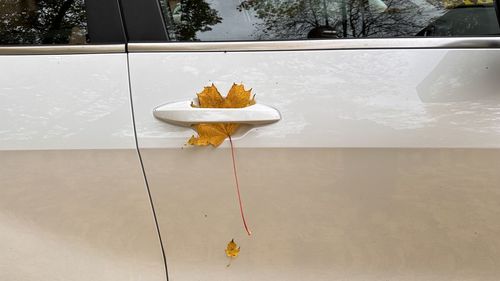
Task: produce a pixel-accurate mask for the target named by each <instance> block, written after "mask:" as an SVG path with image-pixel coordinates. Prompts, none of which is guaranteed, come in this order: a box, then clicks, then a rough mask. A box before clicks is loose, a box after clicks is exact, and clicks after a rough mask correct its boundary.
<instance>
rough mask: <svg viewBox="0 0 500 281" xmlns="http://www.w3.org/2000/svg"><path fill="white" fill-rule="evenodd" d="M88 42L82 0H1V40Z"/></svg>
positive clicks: (27, 42)
mask: <svg viewBox="0 0 500 281" xmlns="http://www.w3.org/2000/svg"><path fill="white" fill-rule="evenodd" d="M86 43H89V39H88V32H87V15H86V12H85V4H84V1H83V0H59V1H57V0H0V44H2V45H12V44H18V45H19V44H21V45H22V44H86Z"/></svg>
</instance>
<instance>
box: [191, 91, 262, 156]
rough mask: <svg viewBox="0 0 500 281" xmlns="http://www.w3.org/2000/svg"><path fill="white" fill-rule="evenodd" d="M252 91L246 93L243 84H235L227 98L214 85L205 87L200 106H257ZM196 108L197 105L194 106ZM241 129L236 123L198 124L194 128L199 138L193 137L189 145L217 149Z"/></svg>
mask: <svg viewBox="0 0 500 281" xmlns="http://www.w3.org/2000/svg"><path fill="white" fill-rule="evenodd" d="M251 91H252V89H250V90H248V91H246V90H245V87H244V86H243V84H240V85H238V84H233V86H232V87H231V89H230V90H229V93H228V94H227V96H226V97H225V98H223V97H222V96H221V94H220V93H219V90H217V87H215V85H214V84H212V85H211V86H209V87H205V88H204V89H203V91H202V92H201V93H199V94H197V96H198V106H199V107H202V108H242V107H247V106H250V105H253V104H255V100H254V99H253V98H252V97H251ZM193 106H195V105H193ZM239 127H240V125H239V124H235V123H206V124H203V123H202V124H197V125H194V126H193V128H194V129H195V130H196V132H197V133H198V136H197V137H195V136H192V137H191V138H190V139H189V140H188V143H189V144H191V145H197V146H204V145H212V146H213V147H217V146H219V145H221V143H223V142H224V140H225V139H226V138H227V137H229V136H231V135H232V134H234V132H236V130H237V129H238V128H239Z"/></svg>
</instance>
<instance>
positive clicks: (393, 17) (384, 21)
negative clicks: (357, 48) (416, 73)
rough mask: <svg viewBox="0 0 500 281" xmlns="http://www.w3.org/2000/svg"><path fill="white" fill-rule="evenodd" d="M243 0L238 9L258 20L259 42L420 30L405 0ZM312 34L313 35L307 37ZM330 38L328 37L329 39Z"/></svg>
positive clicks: (413, 10)
mask: <svg viewBox="0 0 500 281" xmlns="http://www.w3.org/2000/svg"><path fill="white" fill-rule="evenodd" d="M371 2H372V1H368V0H335V1H332V0H330V1H328V0H298V1H297V0H244V1H243V2H242V4H241V5H240V6H239V9H240V10H242V9H253V10H254V11H255V12H256V14H257V17H258V18H260V19H261V20H262V24H260V25H259V26H258V27H259V31H260V33H261V34H259V35H260V37H262V38H263V39H266V38H269V39H275V38H283V39H298V38H304V37H306V36H307V34H308V33H309V37H311V36H312V37H322V36H321V34H314V31H318V32H319V33H322V32H323V33H324V34H326V33H325V31H328V32H329V34H335V35H334V37H384V36H385V37H387V36H403V35H408V34H415V33H417V32H418V31H419V30H420V29H421V28H422V26H420V25H419V20H418V17H419V16H420V14H421V11H420V10H419V8H418V7H417V6H416V5H414V4H413V3H411V2H410V1H408V0H387V1H383V2H382V1H378V2H380V3H381V5H384V9H382V11H381V10H380V7H378V8H376V7H374V6H373V5H372V4H371ZM311 31H313V33H311ZM330 37H331V36H330Z"/></svg>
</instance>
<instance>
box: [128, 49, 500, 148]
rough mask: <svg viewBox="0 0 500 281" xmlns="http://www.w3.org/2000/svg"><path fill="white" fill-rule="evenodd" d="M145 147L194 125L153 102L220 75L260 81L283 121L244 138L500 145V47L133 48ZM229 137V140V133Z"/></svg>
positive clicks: (249, 142) (226, 84)
mask: <svg viewBox="0 0 500 281" xmlns="http://www.w3.org/2000/svg"><path fill="white" fill-rule="evenodd" d="M129 56H130V66H131V75H132V76H131V83H132V90H133V93H134V96H133V99H134V109H135V111H136V112H135V116H136V124H137V130H138V138H139V144H140V147H144V148H167V147H181V146H183V145H184V144H185V143H186V141H187V139H188V138H189V137H190V136H191V135H193V133H194V132H193V131H192V130H191V129H189V128H182V127H178V126H174V125H170V124H166V123H164V122H161V121H160V120H157V119H155V118H154V117H153V116H152V114H151V110H152V109H153V108H155V107H157V106H158V105H160V104H164V103H166V102H171V101H179V100H189V99H192V98H194V97H195V96H196V93H197V92H199V91H200V90H201V89H203V87H204V86H206V85H210V84H211V83H214V84H215V85H216V86H217V87H218V88H219V90H220V91H221V93H222V94H225V92H226V91H227V90H229V88H230V86H231V85H232V83H234V82H236V83H244V84H245V86H246V87H249V88H253V93H255V94H256V100H257V102H258V103H262V104H266V105H269V106H272V107H275V108H276V109H278V110H279V111H280V113H281V117H282V120H281V121H280V122H277V123H274V124H271V125H268V126H264V127H259V128H254V129H252V130H250V131H249V132H247V133H246V134H244V136H240V137H238V138H236V139H237V146H238V147H500V94H499V89H500V79H498V77H499V74H500V50H495V49H463V50H460V49H458V50H446V49H435V50H431V49H429V50H332V51H289V52H255V53H252V52H242V53H131V54H130V55H129ZM223 145H227V142H226V143H225V144H223Z"/></svg>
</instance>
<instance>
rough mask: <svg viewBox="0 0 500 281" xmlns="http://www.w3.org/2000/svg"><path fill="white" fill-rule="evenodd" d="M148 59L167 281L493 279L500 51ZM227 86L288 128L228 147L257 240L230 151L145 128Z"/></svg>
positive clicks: (145, 72)
mask: <svg viewBox="0 0 500 281" xmlns="http://www.w3.org/2000/svg"><path fill="white" fill-rule="evenodd" d="M156 51H157V52H156V53H131V54H129V63H130V75H131V77H130V78H131V88H132V102H133V106H134V116H135V124H136V130H137V137H138V143H139V150H140V152H141V155H142V159H143V164H144V169H145V172H146V176H147V179H148V182H149V187H150V190H151V193H152V196H153V200H154V204H155V208H156V214H157V219H158V222H159V228H160V232H161V234H162V236H163V237H164V238H165V240H166V243H165V249H166V260H167V264H168V269H169V270H168V271H169V277H170V279H171V280H175V281H184V280H186V281H191V280H214V281H215V280H217V281H219V280H242V281H243V280H245V281H248V280H297V281H299V280H497V279H498V277H499V276H500V267H499V266H498V265H499V264H500V255H499V254H498V253H500V241H499V240H498V239H497V237H498V234H499V233H500V224H499V223H496V218H498V216H499V215H500V207H499V204H498V202H500V188H499V186H500V174H499V173H498V171H499V170H500V160H499V159H500V154H499V153H500V152H499V150H498V148H499V147H500V127H499V124H500V122H499V121H500V120H499V117H500V106H499V104H500V103H499V99H500V96H499V95H498V89H500V87H499V86H500V80H499V79H498V77H499V75H498V74H499V73H500V69H499V66H500V51H499V50H496V49H407V50H401V49H400V50H390V49H381V50H323V51H282V52H280V51H274V52H273V51H269V52H267V51H263V52H184V53H183V52H175V53H169V52H163V53H162V52H161V51H159V50H156ZM234 82H236V83H240V82H242V83H244V84H245V86H246V87H247V88H253V93H255V94H256V100H257V103H262V104H265V105H268V106H272V107H274V108H276V109H278V110H279V111H280V113H281V117H282V119H281V120H280V121H279V122H277V123H274V124H271V125H267V126H261V127H257V128H253V129H251V130H248V129H249V128H243V130H241V131H240V132H239V133H238V134H237V135H236V136H234V138H233V139H234V144H235V147H236V155H237V165H238V174H239V178H240V185H241V189H242V196H243V201H244V204H245V208H246V214H247V219H248V221H249V224H250V228H251V230H252V231H253V235H252V236H251V237H248V236H247V235H246V233H245V231H244V229H243V226H242V223H241V219H240V214H239V209H238V205H237V199H236V192H235V186H234V178H233V172H232V164H231V152H230V149H229V143H228V141H226V142H225V143H224V144H222V145H221V146H220V147H219V148H216V149H214V148H211V147H201V148H198V147H189V146H186V142H187V140H188V139H189V138H190V137H191V136H192V135H194V134H195V132H194V131H193V130H192V129H190V128H186V127H180V126H175V125H170V124H167V123H164V122H162V121H160V120H157V119H155V118H154V117H153V109H154V108H156V107H157V106H159V105H162V104H165V103H167V102H176V101H185V100H189V99H192V98H195V97H196V93H199V92H200V91H201V90H202V89H203V87H204V86H208V85H210V84H211V83H214V84H215V85H216V86H217V87H218V89H219V91H220V92H221V94H222V95H225V94H226V93H227V91H228V90H229V88H230V86H231V85H232V83H234ZM233 238H234V239H235V241H236V242H237V243H238V244H239V245H240V246H241V252H240V255H239V257H238V258H236V259H234V260H233V261H231V265H230V266H229V267H227V265H228V263H229V259H228V258H227V257H226V256H225V253H224V249H225V247H226V245H227V242H229V241H230V240H231V239H233Z"/></svg>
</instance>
